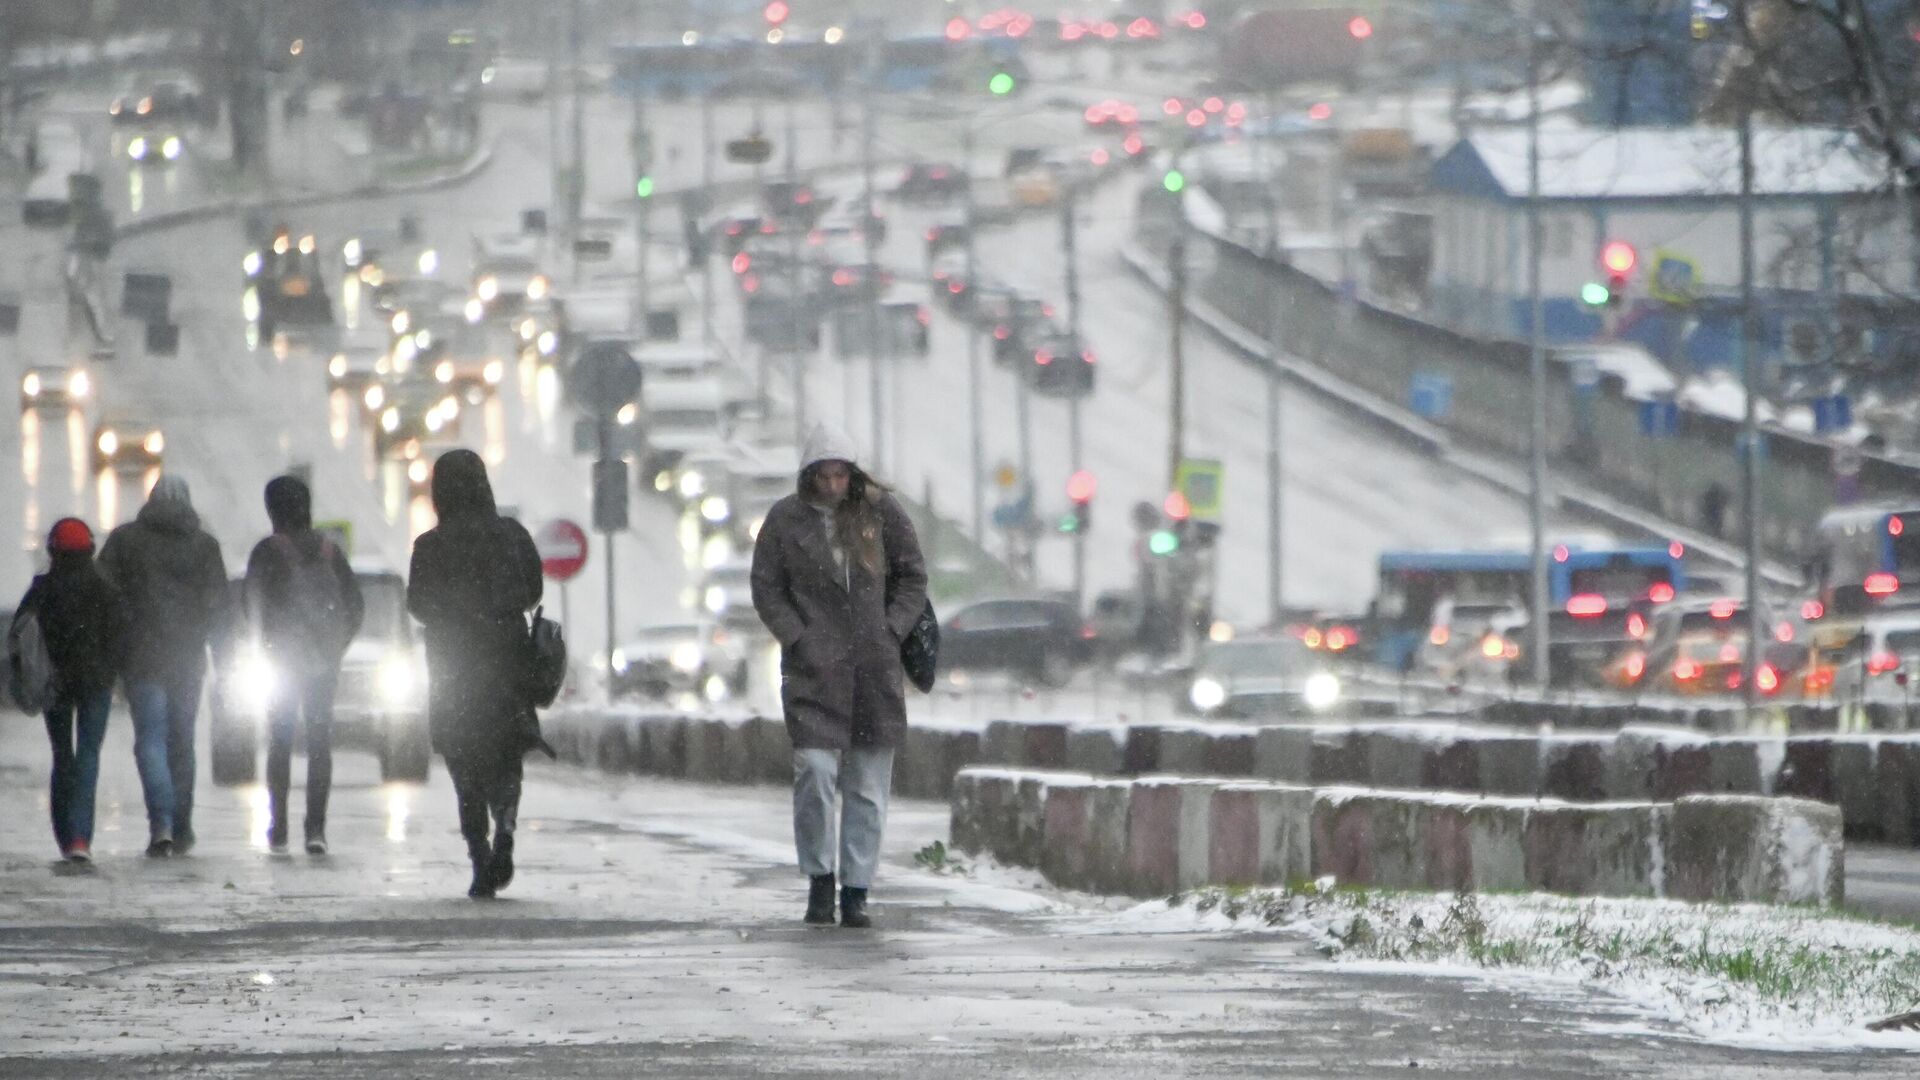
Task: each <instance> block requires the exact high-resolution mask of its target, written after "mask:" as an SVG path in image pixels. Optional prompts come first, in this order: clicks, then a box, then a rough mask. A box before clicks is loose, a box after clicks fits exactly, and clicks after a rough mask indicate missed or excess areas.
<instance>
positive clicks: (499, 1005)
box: [0, 714, 1911, 1080]
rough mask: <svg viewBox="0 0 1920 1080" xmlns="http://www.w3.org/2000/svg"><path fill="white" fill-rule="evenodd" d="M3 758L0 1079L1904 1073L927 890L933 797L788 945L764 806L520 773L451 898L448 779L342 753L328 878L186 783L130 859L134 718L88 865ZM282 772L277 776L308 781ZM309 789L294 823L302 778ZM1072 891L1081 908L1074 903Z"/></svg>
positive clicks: (1009, 895) (789, 904)
mask: <svg viewBox="0 0 1920 1080" xmlns="http://www.w3.org/2000/svg"><path fill="white" fill-rule="evenodd" d="M37 726H38V725H36V724H34V723H32V722H31V721H28V720H27V719H26V718H24V717H18V716H15V717H13V718H11V719H10V720H9V721H8V722H7V724H6V725H5V727H4V729H3V730H4V732H5V734H4V741H0V816H3V817H4V819H5V820H6V821H8V822H9V828H7V829H6V830H5V832H4V833H3V834H0V1076H3V1077H7V1078H30V1077H103V1076H230V1077H245V1076H255V1075H260V1076H272V1077H274V1078H276V1080H292V1078H297V1077H307V1076H316V1077H317V1076H328V1077H363V1076H364V1077H375V1076H378V1077H382V1078H390V1077H468V1076H470V1075H472V1074H473V1072H474V1070H475V1069H476V1068H484V1067H485V1066H487V1065H502V1066H506V1067H508V1068H509V1069H512V1070H513V1071H514V1072H515V1073H516V1074H518V1075H522V1076H537V1077H624V1076H638V1075H646V1076H761V1075H789V1076H836V1077H842V1076H905V1075H912V1076H914V1077H916V1078H919V1080H932V1078H936V1077H963V1076H964V1077H975V1076H983V1075H990V1074H991V1075H998V1076H1014V1077H1027V1076H1033V1077H1041V1076H1047V1077H1071V1076H1092V1075H1099V1076H1102V1077H1154V1078H1156V1080H1157V1078H1164V1077H1169V1076H1263V1075H1276V1076H1277V1075H1286V1076H1290V1077H1306V1078H1316V1077H1372V1076H1383V1075H1416V1074H1417V1075H1440V1076H1473V1077H1476V1078H1490V1077H1528V1078H1546V1077H1601V1076H1605V1077H1613V1076H1636V1077H1637V1076H1660V1077H1697V1078H1719V1077H1726V1078H1732V1077H1769V1078H1774V1077H1777V1078H1789V1077H1791V1078H1801V1077H1816V1076H1829V1075H1836V1076H1837V1075H1842V1074H1845V1075H1870V1074H1877V1075H1886V1076H1892V1075H1900V1074H1902V1070H1905V1069H1908V1068H1910V1067H1911V1058H1902V1057H1895V1056H1891V1055H1882V1054H1871V1053H1854V1054H1773V1053H1756V1052H1750V1051H1742V1050H1736V1049H1730V1048H1724V1047H1718V1046H1710V1045H1703V1044H1700V1043H1697V1042H1693V1041H1689V1040H1686V1039H1684V1038H1681V1037H1679V1036H1678V1034H1677V1033H1676V1034H1675V1035H1674V1036H1672V1037H1663V1036H1657V1035H1648V1034H1645V1033H1639V1034H1609V1033H1605V1032H1604V1029H1606V1028H1608V1027H1609V1026H1612V1027H1615V1028H1620V1027H1635V1028H1647V1027H1648V1026H1650V1025H1651V1026H1652V1028H1653V1029H1654V1030H1655V1031H1659V1030H1663V1029H1661V1028H1660V1027H1659V1025H1658V1024H1656V1023H1654V1022H1652V1021H1648V1020H1646V1019H1645V1018H1643V1017H1636V1016H1635V1015H1633V1014H1632V1013H1631V1012H1629V1011H1628V1010H1627V1009H1626V1008H1625V1007H1624V1006H1623V1005H1621V1004H1620V1003H1619V1002H1617V1001H1615V1000H1613V999H1609V998H1606V997H1603V996H1600V995H1597V994H1591V993H1587V992H1585V991H1582V990H1579V989H1576V988H1570V987H1565V986H1558V987H1554V986H1544V987H1538V988H1526V989H1524V990H1521V989H1516V988H1514V987H1512V986H1505V987H1503V986H1499V985H1495V984H1492V983H1488V982H1485V981H1482V980H1478V979H1454V978H1440V977H1427V976H1413V975H1406V974H1374V973H1355V972H1352V971H1347V970H1339V969H1334V968H1330V967H1329V966H1328V965H1326V964H1325V963H1324V962H1322V960H1321V958H1320V957H1319V956H1318V955H1317V954H1316V953H1315V952H1314V951H1313V950H1312V949H1311V948H1310V947H1309V946H1308V945H1307V943H1306V942H1304V941H1302V940H1299V939H1295V938H1292V937H1290V936H1287V935H1278V934H1272V933H1263V934H1251V933H1245V934H1243V933H1202V932H1194V931H1192V930H1190V929H1189V930H1181V929H1178V928H1171V927H1168V926H1167V925H1165V924H1164V923H1162V924H1160V925H1151V924H1147V925H1143V924H1142V923H1141V922H1140V920H1137V919H1133V918H1129V917H1128V916H1127V915H1126V914H1125V912H1124V910H1123V907H1124V906H1123V905H1119V904H1115V905H1113V906H1112V907H1111V908H1106V909H1103V908H1097V907H1087V906H1081V905H1080V904H1073V903H1069V902H1067V901H1065V900H1063V899H1062V898H1061V897H1059V896H1057V895H1053V894H1049V893H1046V892H1044V891H1039V890H1035V889H1027V888H1020V887H1014V886H1013V885H1009V884H1001V883H994V882H988V881H978V880H969V879H965V878H954V877H951V876H941V875H934V874H932V873H929V872H926V871H924V870H921V869H919V868H916V867H915V866H914V865H913V858H912V854H913V852H914V851H915V850H917V849H918V848H919V847H920V846H922V845H923V844H925V843H927V842H928V841H930V840H932V839H934V838H936V837H939V836H941V835H943V834H944V831H945V817H946V815H945V808H944V807H942V806H940V805H939V804H933V803H903V804H899V805H897V806H896V808H895V811H896V812H895V815H894V818H893V827H892V830H891V833H890V836H889V838H888V844H887V868H886V873H885V877H884V879H883V880H882V881H881V882H880V883H879V885H878V887H877V888H876V891H875V902H876V916H877V922H878V928H877V929H875V930H873V931H871V932H859V931H846V930H840V929H838V928H832V929H809V928H805V927H803V926H802V925H801V924H800V922H799V918H798V916H799V913H800V908H801V906H802V903H803V893H804V884H803V882H802V881H801V880H800V878H799V877H798V875H797V873H796V872H795V871H794V870H793V869H792V865H791V860H792V855H791V850H790V848H789V837H790V833H789V826H788V822H787V817H786V806H785V799H784V796H783V793H782V792H780V791H779V790H777V789H729V788H709V787H702V786H697V785H689V784H676V783H664V782H656V781H642V780H638V779H631V778H614V777H602V776H598V775H593V774H581V773H576V772H572V771H569V770H565V769H560V768H555V767H548V766H535V767H533V768H532V769H531V770H530V774H529V780H528V786H527V794H526V798H525V802H524V805H523V817H522V823H523V824H522V840H521V844H520V852H519V858H518V862H519V867H520V872H519V878H518V880H516V881H515V882H514V884H513V886H512V888H511V889H510V890H508V891H507V892H506V893H505V894H504V898H503V899H501V900H499V901H496V902H493V903H476V902H473V901H469V900H467V899H466V898H465V896H464V888H465V884H466V867H465V865H464V851H463V849H462V846H461V843H460V840H459V837H458V835H457V833H456V831H455V828H454V822H453V796H452V792H451V789H450V788H449V786H448V785H447V782H446V779H445V776H444V773H442V772H440V771H439V770H438V769H437V767H436V775H435V777H434V779H433V781H432V782H431V783H429V784H428V785H426V786H425V787H414V786H398V785H395V786H386V785H381V784H380V783H379V782H378V779H377V771H376V769H375V767H374V764H373V761H372V759H371V758H370V757H368V756H365V755H362V754H356V753H350V752H343V753H342V754H341V755H340V756H339V763H338V766H337V776H338V779H339V782H338V783H337V785H336V789H335V793H334V801H333V811H332V815H331V821H330V824H329V834H330V838H331V839H332V841H333V845H334V852H333V854H331V855H328V856H326V857H323V858H312V857H309V856H307V855H304V854H299V855H294V856H290V857H273V856H270V855H268V854H267V852H266V851H265V848H264V840H263V839H262V837H261V832H262V830H263V828H264V820H265V819H264V812H265V804H264V795H263V794H262V793H261V792H260V791H259V789H257V788H247V789H222V788H216V787H213V786H211V785H210V784H209V783H207V782H206V781H205V779H204V777H203V780H202V783H201V786H200V807H201V809H200V811H199V813H198V819H199V820H198V829H199V832H200V836H201V842H200V846H199V848H198V849H197V850H196V851H195V852H194V853H193V855H191V856H190V857H185V858H178V859H173V860H167V861H158V860H148V859H146V858H144V857H142V856H141V855H140V853H139V852H140V849H141V848H142V847H143V846H144V840H145V829H144V818H143V813H142V810H141V806H140V800H139V789H138V783H137V780H136V779H135V775H134V771H133V766H132V760H131V752H130V741H131V740H130V738H129V732H128V724H127V722H126V718H125V716H124V715H123V714H116V715H115V717H114V720H113V725H112V729H111V730H110V735H109V740H108V745H107V754H106V763H105V768H104V770H103V777H102V782H101V799H100V824H99V827H98V830H97V832H96V839H95V847H96V850H97V851H98V852H99V863H98V867H97V869H96V870H95V871H93V872H92V873H86V874H78V875H76V874H70V873H67V872H65V869H64V868H63V867H60V866H57V865H56V864H55V863H54V862H53V860H52V858H51V856H52V842H51V840H50V838H49V836H48V835H47V828H46V826H45V824H44V822H45V813H46V810H45V798H46V796H45V791H44V787H43V783H44V781H43V771H42V770H43V769H44V763H45V761H46V750H45V747H44V744H43V742H42V740H41V738H40V735H39V732H38V731H37V730H36V729H37ZM302 771H303V766H302V765H301V764H300V763H299V762H296V766H295V772H296V778H298V776H299V774H300V773H301V772H302ZM295 798H296V803H295V805H296V806H298V805H300V802H299V798H300V797H299V794H298V790H297V788H296V796H295ZM1082 903H1083V904H1084V901H1082Z"/></svg>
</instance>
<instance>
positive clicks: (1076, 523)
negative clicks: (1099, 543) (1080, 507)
mask: <svg viewBox="0 0 1920 1080" xmlns="http://www.w3.org/2000/svg"><path fill="white" fill-rule="evenodd" d="M1060 531H1061V532H1063V533H1077V532H1079V531H1080V516H1079V515H1078V514H1062V515H1060Z"/></svg>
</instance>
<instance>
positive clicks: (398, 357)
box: [393, 337, 420, 372]
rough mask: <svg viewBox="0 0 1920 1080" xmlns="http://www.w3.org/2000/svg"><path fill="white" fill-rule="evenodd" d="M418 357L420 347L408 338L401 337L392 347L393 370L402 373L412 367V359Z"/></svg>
mask: <svg viewBox="0 0 1920 1080" xmlns="http://www.w3.org/2000/svg"><path fill="white" fill-rule="evenodd" d="M418 355H420V346H418V345H415V344H414V343H413V339H412V338H410V337H403V338H401V339H400V340H399V341H397V342H395V343H394V346H393V369H394V370H395V371H400V372H404V371H406V370H407V369H408V368H411V367H412V366H413V358H414V357H416V356H418Z"/></svg>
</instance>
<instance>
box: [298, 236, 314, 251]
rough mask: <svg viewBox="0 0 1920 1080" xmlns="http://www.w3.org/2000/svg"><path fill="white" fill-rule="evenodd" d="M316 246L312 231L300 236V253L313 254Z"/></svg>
mask: <svg viewBox="0 0 1920 1080" xmlns="http://www.w3.org/2000/svg"><path fill="white" fill-rule="evenodd" d="M314 246H315V245H314V241H313V234H312V233H308V234H307V235H305V236H303V237H301V238H300V254H302V255H311V254H313V249H314Z"/></svg>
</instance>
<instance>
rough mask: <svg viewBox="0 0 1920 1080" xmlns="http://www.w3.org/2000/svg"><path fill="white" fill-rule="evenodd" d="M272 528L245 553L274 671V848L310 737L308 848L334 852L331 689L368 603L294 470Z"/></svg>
mask: <svg viewBox="0 0 1920 1080" xmlns="http://www.w3.org/2000/svg"><path fill="white" fill-rule="evenodd" d="M266 502H267V518H268V520H269V521H271V522H272V523H273V534H272V535H270V536H268V537H267V538H266V539H265V540H262V541H260V542H259V543H258V544H255V545H254V548H253V554H251V555H250V556H248V557H247V578H246V587H245V590H244V593H243V595H244V596H245V598H246V600H245V606H246V615H247V628H248V630H249V631H250V632H251V633H252V634H253V635H254V637H253V640H254V641H256V642H258V644H259V646H260V649H261V651H262V652H263V654H264V655H265V656H266V660H267V664H268V667H269V669H270V670H271V671H272V672H273V675H274V686H273V690H272V692H271V693H270V695H269V696H268V700H267V805H268V815H267V817H268V825H267V849H268V850H269V851H271V852H273V853H274V854H276V855H278V854H284V853H285V852H286V850H287V788H288V786H289V785H290V784H291V783H292V772H293V738H294V733H295V728H296V727H297V726H298V725H299V724H300V723H301V721H302V720H303V719H304V721H305V725H306V735H307V817H306V821H305V824H304V834H305V837H306V847H307V854H309V855H325V854H326V853H327V796H328V794H329V793H330V791H331V790H332V787H333V694H334V690H335V688H336V687H337V686H338V685H339V681H340V659H341V657H343V656H345V655H346V651H347V645H348V644H349V643H351V642H352V641H353V638H354V635H355V634H358V633H359V632H360V621H361V619H362V617H363V616H364V614H365V610H366V606H365V602H364V600H363V599H362V598H361V596H360V583H359V581H358V580H356V579H355V578H354V576H353V567H352V565H351V564H349V563H348V562H347V557H346V554H345V553H344V552H342V551H341V550H340V548H339V546H338V545H336V544H334V543H333V541H331V540H329V539H327V537H326V536H324V535H323V534H321V533H320V532H318V531H316V530H315V529H314V527H313V493H312V491H311V490H310V489H309V488H308V487H307V485H306V483H305V482H304V481H302V480H301V479H300V478H298V477H294V476H276V477H274V478H273V479H272V480H269V481H267V491H266Z"/></svg>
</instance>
